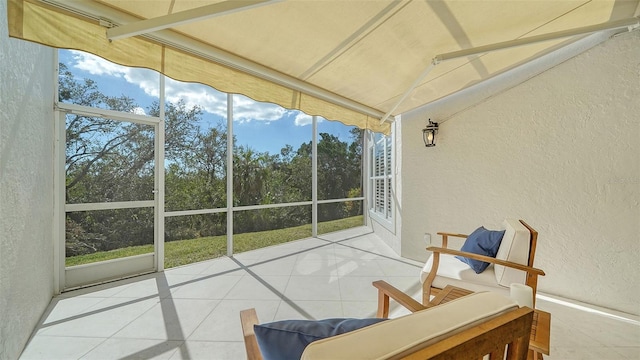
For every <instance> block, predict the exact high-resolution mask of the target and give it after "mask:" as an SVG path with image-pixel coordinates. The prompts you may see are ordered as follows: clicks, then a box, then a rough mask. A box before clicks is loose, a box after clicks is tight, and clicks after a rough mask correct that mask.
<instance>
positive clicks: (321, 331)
mask: <svg viewBox="0 0 640 360" xmlns="http://www.w3.org/2000/svg"><path fill="white" fill-rule="evenodd" d="M384 320H386V319H378V318H370V319H325V320H283V321H275V322H271V323H265V324H259V325H254V326H253V331H254V332H255V334H256V340H257V341H258V346H260V352H261V353H262V357H263V358H264V360H299V359H300V357H301V356H302V352H303V351H304V349H305V348H306V347H307V345H309V344H310V343H311V342H313V341H316V340H320V339H324V338H328V337H330V336H335V335H340V334H343V333H346V332H349V331H353V330H357V329H360V328H363V327H365V326H369V325H373V324H376V323H379V322H381V321H384Z"/></svg>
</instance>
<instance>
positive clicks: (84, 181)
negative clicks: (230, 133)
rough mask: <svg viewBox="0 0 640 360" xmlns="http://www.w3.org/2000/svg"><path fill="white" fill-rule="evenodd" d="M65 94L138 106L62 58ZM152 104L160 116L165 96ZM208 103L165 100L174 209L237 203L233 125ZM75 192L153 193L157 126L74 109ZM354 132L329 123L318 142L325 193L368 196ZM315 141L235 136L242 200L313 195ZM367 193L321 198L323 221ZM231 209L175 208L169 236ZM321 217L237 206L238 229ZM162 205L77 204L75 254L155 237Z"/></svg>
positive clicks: (218, 223) (211, 226)
mask: <svg viewBox="0 0 640 360" xmlns="http://www.w3.org/2000/svg"><path fill="white" fill-rule="evenodd" d="M59 96H60V100H61V101H64V102H70V103H75V104H80V105H85V106H90V107H96V108H104V109H111V110H117V111H123V112H134V111H136V109H138V105H137V104H136V103H135V101H134V100H133V99H131V98H129V97H127V96H125V95H122V96H117V97H114V96H107V95H104V94H102V93H101V92H100V91H99V89H98V87H97V85H96V84H95V83H94V82H93V81H91V80H89V79H82V80H77V79H75V78H74V77H73V75H72V74H71V72H69V71H67V69H66V67H65V65H64V64H60V79H59ZM145 113H147V114H149V115H151V116H158V114H159V104H158V103H157V102H156V103H153V104H151V105H150V106H149V107H148V108H147V109H145ZM202 115H203V112H202V109H201V108H199V107H198V106H194V107H188V106H187V105H185V103H184V102H182V101H180V102H178V103H167V104H166V106H165V140H166V141H165V144H164V145H165V158H166V160H165V164H164V165H165V211H168V212H171V211H180V210H196V209H215V208H224V207H226V204H227V198H226V197H227V193H226V183H227V179H226V176H227V174H226V169H227V164H226V162H227V131H226V127H225V125H224V124H218V125H217V126H214V127H212V128H207V129H203V128H201V127H200V125H199V124H201V123H202ZM66 125H67V130H66V141H67V142H66V178H67V179H66V201H67V203H70V204H79V203H102V202H116V201H140V200H152V199H153V190H154V167H155V166H156V164H154V132H153V128H152V126H148V125H140V124H134V123H126V122H120V121H116V120H112V119H104V118H98V117H87V116H80V115H73V114H69V115H67V118H66ZM352 138H353V141H352V142H350V143H347V142H343V141H340V140H339V139H338V138H337V137H336V136H334V135H331V134H327V133H321V134H320V139H319V142H318V198H319V199H321V200H322V199H341V198H347V197H359V196H361V193H362V191H361V177H362V176H361V174H362V171H361V166H362V164H361V154H362V144H361V142H362V133H361V131H359V130H357V129H354V130H352ZM311 148H312V146H311V142H308V143H303V144H301V145H300V147H299V148H298V149H297V150H294V148H293V147H292V146H291V145H286V146H285V147H284V148H282V150H281V151H280V153H279V154H269V153H261V152H258V151H256V150H254V149H252V148H250V147H245V146H234V147H233V149H234V154H233V171H234V179H233V204H234V206H245V205H258V204H276V203H291V202H299V201H309V200H311V198H312V177H311V176H312V174H311V155H312V153H311ZM361 203H362V202H361V201H350V202H337V203H330V204H320V205H319V206H318V208H319V215H318V219H319V221H328V220H334V219H341V218H344V217H347V216H353V215H359V214H361V213H362V208H361ZM226 216H227V215H226V213H224V212H223V213H215V214H205V215H191V216H172V217H168V218H167V220H166V223H165V234H164V236H165V241H174V240H183V239H193V238H198V237H205V236H216V235H223V234H225V233H226V231H227V229H226ZM310 222H311V206H292V207H283V208H270V209H260V210H248V211H237V212H235V213H234V229H233V231H234V233H237V234H239V233H246V232H254V231H262V230H270V229H276V228H285V227H293V226H299V225H304V224H309V223H310ZM153 232H154V218H153V211H152V208H137V209H118V210H99V211H98V210H96V211H77V212H69V213H67V217H66V236H67V248H66V252H67V256H75V255H81V254H88V253H93V252H99V251H107V250H112V249H118V248H123V247H128V246H135V245H143V244H152V243H153Z"/></svg>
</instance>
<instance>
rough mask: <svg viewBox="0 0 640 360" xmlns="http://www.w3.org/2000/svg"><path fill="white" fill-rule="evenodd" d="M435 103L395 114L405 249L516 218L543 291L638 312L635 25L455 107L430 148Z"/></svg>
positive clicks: (638, 51) (638, 35) (639, 160)
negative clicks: (532, 233)
mask: <svg viewBox="0 0 640 360" xmlns="http://www.w3.org/2000/svg"><path fill="white" fill-rule="evenodd" d="M441 110H442V109H437V108H433V107H431V108H429V107H427V108H423V109H420V110H418V111H414V112H412V113H408V114H405V115H404V116H403V119H402V130H403V133H404V134H405V136H404V138H405V139H404V141H403V148H402V152H403V158H404V161H403V165H402V166H403V172H402V173H403V178H402V181H403V187H404V191H403V193H404V196H403V201H402V202H403V222H402V230H403V233H402V235H403V236H402V255H403V256H406V257H410V258H414V259H419V260H424V259H425V258H426V257H427V253H426V252H425V251H424V250H423V249H424V241H423V234H424V233H431V234H433V235H434V238H433V241H434V242H436V244H439V239H436V238H435V233H436V232H437V231H452V232H463V233H465V232H466V233H468V232H471V231H473V230H474V229H475V228H476V227H478V226H480V225H485V226H486V227H489V228H495V227H498V226H499V225H500V223H501V222H502V219H503V218H505V217H513V218H521V219H525V220H526V221H527V222H528V223H529V224H530V225H532V226H533V227H534V228H536V229H537V230H538V231H539V242H538V250H537V253H536V263H535V264H536V266H537V267H540V268H542V269H544V270H545V271H546V273H547V276H545V277H543V278H541V279H540V283H539V286H540V290H541V291H542V292H545V293H549V294H555V295H559V296H562V297H566V298H570V299H575V300H579V301H583V302H587V303H592V304H596V305H600V306H604V307H609V308H612V309H616V310H621V311H625V312H629V313H633V314H639V313H640V305H638V298H640V280H639V279H640V275H639V273H638V269H639V268H640V266H639V265H640V260H639V258H640V239H639V238H640V145H639V144H640V142H639V141H638V139H639V138H640V31H635V32H632V33H626V34H624V35H620V36H618V37H615V38H612V39H610V40H607V41H605V42H604V43H601V44H599V45H597V46H595V47H593V48H591V49H589V50H587V51H586V52H584V53H582V54H580V55H578V56H576V57H574V58H571V59H569V60H567V61H565V62H563V63H561V64H559V65H557V66H555V67H553V68H551V69H550V70H548V71H546V72H543V73H542V74H540V75H537V76H535V77H533V78H531V79H529V80H527V81H525V82H523V83H521V84H519V85H517V86H515V87H513V88H511V89H509V90H507V91H505V92H502V93H500V94H498V95H495V96H493V97H491V98H489V99H488V100H486V101H484V102H482V103H480V104H478V105H476V106H474V107H471V108H468V109H466V110H463V111H460V112H458V113H457V114H455V115H453V116H451V117H450V118H448V119H447V120H446V121H445V122H444V123H442V124H441V127H440V133H439V136H438V144H437V146H436V147H435V148H432V149H425V148H424V146H423V145H422V143H421V139H420V135H419V134H420V130H421V129H422V127H424V124H425V122H426V118H427V117H434V116H433V114H437V113H438V112H439V111H441ZM435 120H438V119H437V118H436V119H435ZM406 134H416V136H413V137H408V136H406Z"/></svg>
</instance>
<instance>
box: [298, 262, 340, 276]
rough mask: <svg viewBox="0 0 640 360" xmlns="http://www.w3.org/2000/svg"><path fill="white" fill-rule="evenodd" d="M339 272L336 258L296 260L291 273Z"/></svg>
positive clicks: (304, 274) (314, 274)
mask: <svg viewBox="0 0 640 360" xmlns="http://www.w3.org/2000/svg"><path fill="white" fill-rule="evenodd" d="M337 273H338V269H337V268H336V260H335V259H325V260H300V258H298V261H296V264H295V265H294V267H293V271H292V272H291V275H293V276H328V275H334V274H337Z"/></svg>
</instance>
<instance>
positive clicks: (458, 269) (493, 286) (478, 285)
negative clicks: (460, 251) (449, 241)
mask: <svg viewBox="0 0 640 360" xmlns="http://www.w3.org/2000/svg"><path fill="white" fill-rule="evenodd" d="M432 264H433V255H432V256H430V257H429V259H428V260H427V262H426V263H425V264H424V267H423V268H422V271H421V273H420V281H421V282H422V283H424V281H425V280H426V279H427V276H428V275H429V272H430V271H431V266H432ZM447 285H453V286H457V287H461V288H464V289H468V290H471V291H494V290H498V291H499V292H501V293H503V294H505V295H507V294H508V293H509V289H508V287H506V288H503V287H501V286H500V285H499V284H498V283H497V282H496V276H495V273H494V266H493V264H492V265H489V267H488V268H487V269H486V270H485V271H483V272H481V273H480V274H476V272H475V271H473V269H471V268H470V267H469V265H467V264H465V263H463V262H462V261H460V260H458V259H456V258H455V256H453V255H447V254H440V264H439V265H438V275H436V278H435V279H434V280H433V284H432V286H434V287H437V288H440V289H442V288H444V287H445V286H447Z"/></svg>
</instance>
